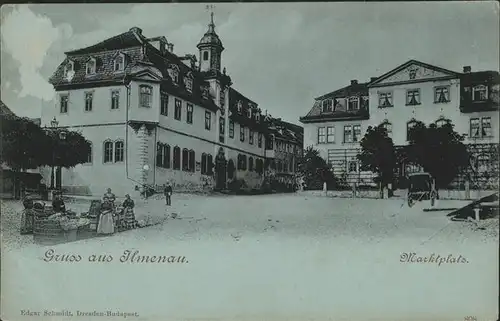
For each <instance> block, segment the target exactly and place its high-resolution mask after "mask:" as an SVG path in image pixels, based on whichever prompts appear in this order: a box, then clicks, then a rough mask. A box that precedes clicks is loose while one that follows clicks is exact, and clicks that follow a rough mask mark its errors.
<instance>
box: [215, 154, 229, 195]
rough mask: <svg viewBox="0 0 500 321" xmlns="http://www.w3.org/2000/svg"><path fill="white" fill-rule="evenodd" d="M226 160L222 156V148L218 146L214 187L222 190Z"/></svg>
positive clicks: (224, 181)
mask: <svg viewBox="0 0 500 321" xmlns="http://www.w3.org/2000/svg"><path fill="white" fill-rule="evenodd" d="M226 174H227V161H226V157H225V156H224V149H223V148H222V147H221V148H219V152H218V153H217V156H216V157H215V189H216V190H223V189H225V188H226Z"/></svg>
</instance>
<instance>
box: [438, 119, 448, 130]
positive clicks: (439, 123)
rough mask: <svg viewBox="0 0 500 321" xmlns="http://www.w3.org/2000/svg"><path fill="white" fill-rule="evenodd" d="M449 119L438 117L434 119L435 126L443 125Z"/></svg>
mask: <svg viewBox="0 0 500 321" xmlns="http://www.w3.org/2000/svg"><path fill="white" fill-rule="evenodd" d="M449 122H450V121H449V120H448V119H446V118H439V119H438V120H436V127H438V128H439V127H443V126H444V125H446V124H448V123H449Z"/></svg>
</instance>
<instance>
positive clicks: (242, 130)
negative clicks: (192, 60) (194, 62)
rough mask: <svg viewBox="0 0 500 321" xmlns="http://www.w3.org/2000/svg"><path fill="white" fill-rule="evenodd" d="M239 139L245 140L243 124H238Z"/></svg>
mask: <svg viewBox="0 0 500 321" xmlns="http://www.w3.org/2000/svg"><path fill="white" fill-rule="evenodd" d="M240 141H241V142H244V141H245V127H243V125H240Z"/></svg>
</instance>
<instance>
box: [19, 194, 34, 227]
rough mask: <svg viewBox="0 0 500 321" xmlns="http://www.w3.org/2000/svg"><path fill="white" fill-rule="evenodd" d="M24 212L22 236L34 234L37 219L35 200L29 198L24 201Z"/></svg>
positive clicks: (22, 216) (22, 215)
mask: <svg viewBox="0 0 500 321" xmlns="http://www.w3.org/2000/svg"><path fill="white" fill-rule="evenodd" d="M23 205H24V210H23V212H22V214H21V234H32V233H33V224H34V219H35V213H34V209H33V207H34V203H33V200H32V199H31V198H30V197H29V196H27V197H26V198H25V199H24V200H23Z"/></svg>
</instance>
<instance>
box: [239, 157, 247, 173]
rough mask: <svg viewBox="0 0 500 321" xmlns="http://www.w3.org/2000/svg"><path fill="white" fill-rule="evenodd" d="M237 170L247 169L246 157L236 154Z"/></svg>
mask: <svg viewBox="0 0 500 321" xmlns="http://www.w3.org/2000/svg"><path fill="white" fill-rule="evenodd" d="M238 169H239V170H246V169H247V156H246V155H242V154H238Z"/></svg>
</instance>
